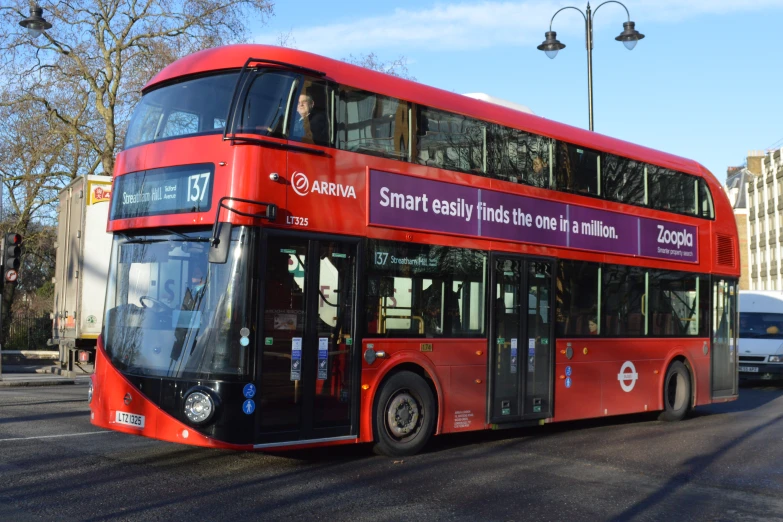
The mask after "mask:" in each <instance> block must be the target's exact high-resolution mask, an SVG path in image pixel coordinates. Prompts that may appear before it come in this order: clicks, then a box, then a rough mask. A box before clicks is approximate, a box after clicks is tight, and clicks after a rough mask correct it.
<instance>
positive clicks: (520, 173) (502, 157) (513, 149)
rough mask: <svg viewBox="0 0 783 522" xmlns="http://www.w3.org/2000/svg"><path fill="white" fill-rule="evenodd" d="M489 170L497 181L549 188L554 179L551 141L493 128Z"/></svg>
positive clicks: (512, 129)
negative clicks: (551, 180)
mask: <svg viewBox="0 0 783 522" xmlns="http://www.w3.org/2000/svg"><path fill="white" fill-rule="evenodd" d="M487 148H488V152H487V162H488V166H487V170H488V172H489V173H490V175H492V176H493V177H495V178H498V179H502V180H505V181H510V182H512V183H524V184H526V185H533V186H534V187H543V188H547V187H549V184H550V177H551V176H552V165H553V162H552V140H551V139H549V138H545V137H544V136H538V135H536V134H530V133H527V132H525V131H521V130H519V129H514V128H511V127H503V126H501V125H492V126H491V127H490V133H489V138H488V140H487Z"/></svg>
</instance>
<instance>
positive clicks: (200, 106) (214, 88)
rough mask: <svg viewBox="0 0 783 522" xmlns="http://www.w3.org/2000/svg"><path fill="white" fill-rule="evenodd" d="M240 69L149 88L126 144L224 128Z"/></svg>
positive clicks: (129, 129) (134, 115)
mask: <svg viewBox="0 0 783 522" xmlns="http://www.w3.org/2000/svg"><path fill="white" fill-rule="evenodd" d="M237 74H238V73H227V74H215V75H211V76H204V77H201V78H195V79H192V80H188V81H184V82H178V83H174V84H170V85H167V86H164V87H161V88H159V89H155V90H153V91H149V92H147V93H146V94H144V96H143V97H142V98H141V102H140V103H139V105H138V106H137V107H136V109H135V110H134V111H133V115H132V116H131V120H130V123H129V124H128V132H127V134H126V135H125V148H126V149H127V148H128V147H133V146H134V145H140V144H142V143H149V142H151V141H155V140H158V139H163V138H173V137H175V136H177V137H181V136H191V135H196V134H205V133H211V132H217V131H220V130H222V126H218V125H217V122H222V121H225V118H226V114H227V113H228V105H229V103H230V102H231V93H232V92H233V91H234V84H235V83H236V81H237Z"/></svg>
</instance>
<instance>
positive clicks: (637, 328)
mask: <svg viewBox="0 0 783 522" xmlns="http://www.w3.org/2000/svg"><path fill="white" fill-rule="evenodd" d="M627 333H629V334H632V335H641V334H643V333H644V328H643V326H642V314H640V313H633V314H628V330H627Z"/></svg>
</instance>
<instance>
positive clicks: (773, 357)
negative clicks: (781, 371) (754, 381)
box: [769, 355, 783, 363]
mask: <svg viewBox="0 0 783 522" xmlns="http://www.w3.org/2000/svg"><path fill="white" fill-rule="evenodd" d="M769 362H776V363H779V362H783V355H770V356H769Z"/></svg>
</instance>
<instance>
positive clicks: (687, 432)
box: [0, 385, 783, 522]
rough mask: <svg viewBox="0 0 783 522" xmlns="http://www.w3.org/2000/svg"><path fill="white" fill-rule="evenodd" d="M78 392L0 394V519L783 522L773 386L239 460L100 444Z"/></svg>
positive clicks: (778, 401)
mask: <svg viewBox="0 0 783 522" xmlns="http://www.w3.org/2000/svg"><path fill="white" fill-rule="evenodd" d="M85 399H86V386H84V385H73V386H49V387H42V388H5V389H2V388H0V520H13V521H24V520H56V521H58V522H61V521H66V520H199V521H202V520H232V521H233V520H290V519H299V520H330V521H332V520H373V521H376V520H405V519H410V520H430V519H434V520H498V521H511V520H557V521H563V520H565V521H569V522H570V521H576V520H655V521H658V520H677V521H684V520H727V521H729V520H731V521H735V520H742V521H752V520H776V519H778V520H783V389H781V388H776V387H768V386H751V387H744V388H742V390H741V397H740V400H739V401H737V402H734V403H729V404H723V405H715V406H711V407H707V408H699V409H697V410H696V412H695V414H694V416H693V417H691V418H690V419H688V420H686V421H683V422H680V423H674V424H667V423H662V422H658V421H656V420H654V419H655V417H653V416H650V415H642V416H631V417H621V418H613V419H602V420H600V421H590V422H576V423H568V424H563V425H550V426H544V427H537V428H531V429H524V430H506V431H498V432H482V433H479V434H470V435H459V436H447V437H440V438H437V439H435V440H434V441H433V442H432V443H431V444H430V446H429V447H428V448H427V450H426V452H425V453H423V454H421V455H418V456H415V457H410V458H406V459H404V460H393V459H386V458H383V457H376V456H373V455H371V454H370V453H369V450H368V448H365V447H357V446H351V447H343V448H339V449H322V450H317V451H316V450H312V451H308V452H300V453H296V454H284V455H269V454H262V453H236V452H230V451H220V450H205V449H200V448H191V447H187V446H178V445H175V444H170V443H165V442H159V441H154V440H149V439H143V438H140V437H136V436H132V435H125V434H120V433H114V432H108V431H103V430H100V429H98V428H95V427H94V426H92V425H91V424H90V423H89V410H88V407H87V403H86V400H85Z"/></svg>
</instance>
